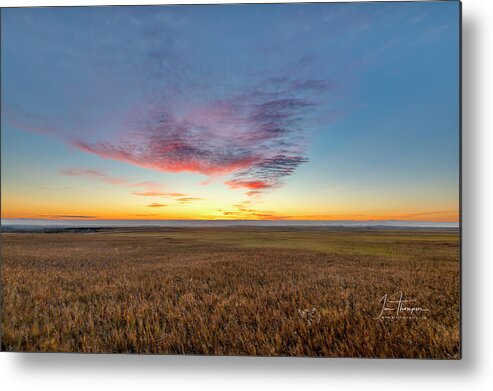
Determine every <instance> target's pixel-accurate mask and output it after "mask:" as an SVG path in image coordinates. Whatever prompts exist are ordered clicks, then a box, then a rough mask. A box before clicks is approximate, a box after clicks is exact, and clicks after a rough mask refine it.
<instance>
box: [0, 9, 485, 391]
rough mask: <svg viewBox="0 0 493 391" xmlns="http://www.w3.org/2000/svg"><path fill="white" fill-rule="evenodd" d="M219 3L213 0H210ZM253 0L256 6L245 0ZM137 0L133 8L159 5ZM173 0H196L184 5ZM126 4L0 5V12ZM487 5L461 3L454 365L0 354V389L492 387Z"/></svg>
mask: <svg viewBox="0 0 493 391" xmlns="http://www.w3.org/2000/svg"><path fill="white" fill-rule="evenodd" d="M221 2H228V1H217V3H221ZM251 2H258V1H251ZM164 3H166V1H152V0H146V1H143V2H140V4H164ZM183 3H195V4H198V3H206V1H184V2H183ZM111 4H117V5H126V4H139V2H135V1H125V0H119V1H110V0H108V1H88V0H75V1H69V0H59V1H55V0H51V1H47V0H44V1H42V0H37V1H36V0H31V1H27V0H2V2H1V5H2V6H21V5H22V6H47V5H111ZM492 9H493V2H492V1H491V0H464V1H463V144H462V146H463V160H462V163H463V176H462V179H463V209H462V212H463V274H462V279H463V360H462V361H419V360H356V359H288V358H239V357H232V358H231V357H230V358H226V357H190V356H185V357H184V356H128V355H122V356H110V355H81V354H68V355H67V354H65V355H63V354H27V353H25V354H16V353H0V384H1V387H2V389H4V390H28V389H29V390H31V389H34V390H36V391H38V390H45V389H46V390H50V391H51V390H58V389H59V390H66V389H70V390H76V391H77V390H83V391H92V390H94V389H105V390H118V391H119V390H127V389H129V390H146V389H150V390H154V389H156V390H157V389H166V390H179V391H183V390H188V389H193V390H198V391H205V390H214V391H216V390H221V389H225V390H237V389H238V390H248V391H254V390H255V391H256V390H282V391H288V390H297V391H305V390H306V391H308V390H309V391H312V390H321V389H323V390H329V389H334V390H337V391H339V390H341V391H346V390H364V391H371V390H396V389H398V390H413V391H423V390H446V391H452V390H460V391H462V390H466V389H467V390H486V389H491V388H490V387H491V384H493V375H492V373H493V370H492V368H493V365H492V361H493V360H492V357H493V344H492V341H493V332H492V329H493V327H492V325H493V308H492V306H491V305H490V300H491V299H493V289H492V288H493V283H492V278H493V256H492V255H493V254H492V248H493V247H492V244H491V241H492V234H493V230H492V228H491V225H492V224H493V213H492V212H493V204H492V200H493V183H492V181H491V179H492V172H493V152H492V151H493V123H492V119H491V118H492V115H491V111H492V110H491V109H492V104H493V96H492V93H491V91H492V90H493V83H492V81H493V76H492V75H493V72H492V71H491V70H492V69H493V61H492V60H493V53H492V50H491V48H492V42H493V22H492V21H493V15H492Z"/></svg>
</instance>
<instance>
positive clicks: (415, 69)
mask: <svg viewBox="0 0 493 391" xmlns="http://www.w3.org/2000/svg"><path fill="white" fill-rule="evenodd" d="M461 34H462V5H461V3H460V2H458V1H404V2H398V1H390V2H329V3H278V4H197V5H169V4H162V5H128V6H127V5H115V6H102V5H101V6H57V7H24V8H21V7H12V8H2V9H1V264H0V265H1V297H0V299H1V350H2V351H3V352H38V353H39V352H51V353H55V352H56V353H113V354H115V353H119V354H141V355H143V354H145V355H198V356H266V357H317V358H376V359H429V360H460V359H461V358H462V338H461V335H462V333H461V321H462V316H461V313H462V308H461V301H462V300H461V299H462V295H461V292H462V290H461V274H462V273H461V270H462V257H461V243H462V241H461V233H462V227H461V222H462V218H461V212H462V211H461V209H462V208H461V180H462V178H461V164H462V159H461V148H462V138H461V135H462V128H461V110H462V107H461V92H462V90H461V78H462V74H461V71H462V69H461V50H462V41H461ZM68 356H70V355H68ZM322 361H323V360H322ZM329 361H330V360H329ZM334 361H337V360H334Z"/></svg>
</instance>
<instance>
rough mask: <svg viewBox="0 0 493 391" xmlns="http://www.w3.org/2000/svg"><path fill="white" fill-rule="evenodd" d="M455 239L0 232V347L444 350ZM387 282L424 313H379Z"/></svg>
mask: <svg viewBox="0 0 493 391" xmlns="http://www.w3.org/2000/svg"><path fill="white" fill-rule="evenodd" d="M458 246H459V235H458V232H457V231H453V230H411V229H409V230H399V229H394V230H385V229H378V230H377V229H373V230H362V229H361V230H358V229H335V228H332V229H324V228H317V229H299V228H296V229H295V228H283V229H276V228H228V229H213V228H208V229H198V228H195V229H192V228H190V229H147V230H144V229H140V230H139V229H133V230H123V229H120V230H113V231H108V232H95V233H59V234H45V233H36V234H32V233H31V234H29V233H3V234H2V261H3V265H2V272H3V273H2V283H3V296H2V311H3V314H2V328H3V336H2V345H1V346H2V350H8V351H46V352H55V351H56V352H132V353H161V354H220V355H269V356H272V355H282V356H325V357H387V358H391V357H401V358H404V357H412V358H442V359H454V358H458V357H459V355H460V346H459V341H460V338H459V281H460V279H459V247H458ZM398 291H402V292H403V295H404V297H405V298H406V299H413V300H415V301H413V302H410V303H412V305H413V306H420V307H422V308H423V309H427V310H428V311H426V312H425V311H423V312H419V311H418V312H417V313H413V314H409V313H401V314H402V315H411V316H398V317H394V318H393V319H392V318H386V317H380V318H378V315H379V313H380V312H381V308H382V302H381V301H380V300H381V298H382V297H383V296H384V295H385V294H388V295H390V294H392V293H394V292H398ZM395 313H396V312H392V311H389V312H388V314H395ZM376 318H378V319H376Z"/></svg>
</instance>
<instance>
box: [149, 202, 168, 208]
mask: <svg viewBox="0 0 493 391" xmlns="http://www.w3.org/2000/svg"><path fill="white" fill-rule="evenodd" d="M165 206H167V205H166V204H159V203H157V202H153V203H152V204H149V205H147V207H148V208H162V207H165Z"/></svg>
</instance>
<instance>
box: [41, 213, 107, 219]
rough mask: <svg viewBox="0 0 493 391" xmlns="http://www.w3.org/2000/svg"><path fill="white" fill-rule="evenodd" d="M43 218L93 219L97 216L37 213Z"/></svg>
mask: <svg viewBox="0 0 493 391" xmlns="http://www.w3.org/2000/svg"><path fill="white" fill-rule="evenodd" d="M39 217H42V218H44V219H81V220H84V219H95V218H97V217H98V216H90V215H57V214H55V215H39Z"/></svg>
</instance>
